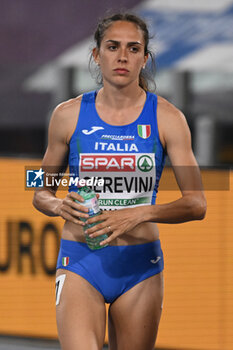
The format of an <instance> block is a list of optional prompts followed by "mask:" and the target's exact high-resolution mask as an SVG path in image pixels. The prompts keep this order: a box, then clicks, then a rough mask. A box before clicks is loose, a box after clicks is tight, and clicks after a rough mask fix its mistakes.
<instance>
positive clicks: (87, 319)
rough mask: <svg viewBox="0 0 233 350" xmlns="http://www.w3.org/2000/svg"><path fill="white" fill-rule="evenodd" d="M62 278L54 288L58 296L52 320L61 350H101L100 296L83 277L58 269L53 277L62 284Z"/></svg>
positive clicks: (103, 319) (103, 317)
mask: <svg viewBox="0 0 233 350" xmlns="http://www.w3.org/2000/svg"><path fill="white" fill-rule="evenodd" d="M63 275H65V280H64V284H63V286H62V283H60V286H59V287H58V288H57V289H56V294H57V293H58V294H59V295H58V296H57V297H60V298H59V303H58V304H57V305H56V318H57V328H58V336H59V340H60V343H61V347H62V349H64V350H77V349H82V350H90V349H91V350H100V349H102V347H103V343H104V337H105V325H106V311H105V303H104V299H103V296H102V295H101V294H100V293H99V292H98V291H97V290H96V289H95V288H94V287H93V286H92V285H91V284H90V283H89V282H88V281H86V280H85V279H84V278H83V277H81V276H79V275H77V274H75V273H73V272H71V271H67V270H62V269H59V270H58V271H57V276H56V277H58V276H59V277H60V281H61V282H63V279H64V277H62V276H63ZM61 287H62V288H61ZM59 288H60V289H59Z"/></svg>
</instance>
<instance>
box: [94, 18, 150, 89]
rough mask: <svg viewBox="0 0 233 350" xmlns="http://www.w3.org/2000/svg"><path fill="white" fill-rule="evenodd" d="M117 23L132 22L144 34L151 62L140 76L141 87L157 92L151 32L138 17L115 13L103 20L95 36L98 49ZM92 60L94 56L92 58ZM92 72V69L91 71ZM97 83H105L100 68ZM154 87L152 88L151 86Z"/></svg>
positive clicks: (145, 52) (146, 51)
mask: <svg viewBox="0 0 233 350" xmlns="http://www.w3.org/2000/svg"><path fill="white" fill-rule="evenodd" d="M116 21H126V22H131V23H134V24H135V25H137V26H138V27H139V28H140V29H141V31H142V34H143V38H144V44H145V49H144V54H145V55H147V54H149V56H150V58H151V61H150V64H147V66H146V68H145V69H142V70H141V72H140V75H139V86H141V88H142V89H144V90H145V91H148V90H155V82H154V78H153V77H154V75H155V59H154V54H153V53H152V52H151V51H150V50H149V49H148V44H149V39H150V37H149V31H148V28H147V25H146V23H145V22H144V21H143V20H142V19H141V18H140V17H138V16H136V15H134V14H132V13H127V12H125V13H124V12H122V13H115V14H113V15H110V16H107V17H105V18H103V19H102V20H100V21H99V23H98V25H97V28H96V31H95V34H94V40H95V43H96V47H97V48H98V49H99V48H100V45H101V41H102V39H103V37H104V34H105V32H106V30H107V29H108V28H109V27H110V26H111V25H112V24H113V22H116ZM91 59H92V56H91ZM91 59H90V62H89V68H90V63H91ZM90 70H91V69H90ZM96 70H97V71H96V73H97V74H96V76H95V78H96V81H97V83H98V84H102V83H103V78H102V75H101V72H100V70H99V68H98V67H97V68H96ZM150 85H152V86H153V87H152V86H150Z"/></svg>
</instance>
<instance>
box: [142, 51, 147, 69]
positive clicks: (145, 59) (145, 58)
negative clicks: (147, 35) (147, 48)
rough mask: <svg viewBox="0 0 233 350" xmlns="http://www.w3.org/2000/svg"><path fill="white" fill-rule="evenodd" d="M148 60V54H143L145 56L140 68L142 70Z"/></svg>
mask: <svg viewBox="0 0 233 350" xmlns="http://www.w3.org/2000/svg"><path fill="white" fill-rule="evenodd" d="M148 58H149V54H148V52H147V54H145V56H144V64H143V67H142V68H145V67H146V62H147V60H148Z"/></svg>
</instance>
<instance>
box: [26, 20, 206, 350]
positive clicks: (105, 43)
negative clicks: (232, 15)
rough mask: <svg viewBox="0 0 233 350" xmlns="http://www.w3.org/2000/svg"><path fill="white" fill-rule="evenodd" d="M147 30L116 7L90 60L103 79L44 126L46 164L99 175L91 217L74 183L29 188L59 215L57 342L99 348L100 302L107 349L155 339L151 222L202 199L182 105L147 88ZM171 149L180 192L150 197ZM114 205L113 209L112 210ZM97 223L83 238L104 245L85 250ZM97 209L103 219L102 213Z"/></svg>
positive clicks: (128, 349) (184, 217) (196, 212)
mask: <svg viewBox="0 0 233 350" xmlns="http://www.w3.org/2000/svg"><path fill="white" fill-rule="evenodd" d="M148 41H149V35H148V30H147V26H146V24H145V23H144V21H143V20H142V19H140V18H139V17H137V16H134V15H132V14H127V13H126V14H125V13H124V14H115V15H113V16H110V17H107V18H105V19H104V20H102V21H101V22H100V23H99V24H98V27H97V30H96V32H95V43H96V46H95V48H94V49H93V51H92V55H93V59H94V61H95V63H96V64H97V65H98V66H99V69H100V72H101V76H102V88H100V90H98V91H92V92H89V93H86V94H83V95H82V96H78V97H76V98H73V99H71V100H69V101H66V102H64V103H61V104H60V105H59V106H58V107H57V108H56V109H55V111H54V113H53V115H52V118H51V122H50V126H49V141H48V148H47V151H46V153H45V156H44V159H43V163H42V167H43V170H45V171H46V169H48V168H49V169H50V172H51V168H52V172H57V173H60V172H61V171H63V170H64V169H66V167H67V165H68V164H69V166H70V169H73V170H75V169H76V170H75V171H76V175H78V176H79V178H82V177H86V176H89V177H92V176H101V177H102V178H103V179H104V186H103V187H102V189H100V188H98V186H97V187H95V192H97V193H98V196H99V201H100V206H101V208H102V209H103V211H102V213H101V216H98V217H93V218H90V217H89V216H88V214H87V209H86V208H85V207H84V206H83V205H82V204H80V203H77V202H75V201H74V200H75V199H76V200H78V201H79V202H82V201H83V199H82V197H81V196H80V195H78V194H77V193H76V192H75V191H73V187H72V186H71V188H70V189H69V193H68V194H67V195H66V197H65V198H64V199H59V198H57V197H56V188H54V189H53V191H52V190H51V189H48V188H43V189H42V190H40V191H36V192H35V196H34V201H33V204H34V206H35V207H36V208H37V209H38V210H39V211H41V212H42V213H44V214H46V215H48V216H60V217H62V218H63V219H64V220H65V223H64V228H63V232H62V239H61V247H60V253H59V257H58V263H57V275H56V281H57V297H56V314H57V327H58V335H59V340H60V343H61V346H62V349H64V350H77V349H82V350H85V349H86V350H97V349H102V347H103V343H104V338H105V325H106V309H105V303H109V304H110V306H109V312H108V332H109V349H111V350H132V349H134V350H142V349H143V350H151V349H153V348H154V344H155V340H156V336H157V331H158V326H159V321H160V316H161V311H162V301H163V272H162V271H163V253H162V250H161V246H160V240H159V232H158V228H157V224H156V223H170V224H175V223H182V222H186V221H191V220H201V219H203V218H204V216H205V212H206V201H205V197H204V194H203V192H202V190H201V188H202V187H201V179H200V173H199V169H198V166H197V163H196V160H195V158H194V155H193V152H192V149H191V138H190V132H189V128H188V126H187V123H186V120H185V117H184V116H183V114H182V113H181V112H180V111H179V110H178V109H177V108H176V107H174V106H173V105H172V104H171V103H169V102H168V101H166V100H165V99H164V98H162V97H160V96H156V95H155V94H153V93H151V92H149V91H148V88H147V82H146V80H145V79H144V78H143V72H144V68H145V65H146V63H147V60H148V56H149V50H148ZM165 154H168V156H169V158H170V161H171V163H172V166H173V168H174V172H175V177H176V180H177V183H178V185H179V188H180V190H181V196H180V198H178V199H177V200H176V201H174V202H170V203H167V204H162V205H157V204H155V199H156V193H157V188H158V183H159V179H160V176H161V173H162V170H163V166H164V159H165ZM114 209H115V210H114ZM80 218H82V219H83V218H86V219H87V222H88V223H94V222H97V221H98V222H99V221H101V223H98V224H97V225H96V226H94V227H92V228H90V229H88V230H87V231H86V233H87V234H88V235H90V237H97V236H99V235H102V234H107V235H108V238H107V239H106V240H105V241H104V242H103V245H104V244H105V243H107V244H108V246H107V247H104V248H102V249H99V250H90V249H89V248H88V247H87V244H86V243H85V237H84V233H83V222H82V221H81V219H80ZM100 218H101V220H100Z"/></svg>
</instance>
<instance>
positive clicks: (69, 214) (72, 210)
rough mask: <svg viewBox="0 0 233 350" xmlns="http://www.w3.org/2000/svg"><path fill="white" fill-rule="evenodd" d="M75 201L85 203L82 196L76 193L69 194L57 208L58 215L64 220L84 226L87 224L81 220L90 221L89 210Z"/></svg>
mask: <svg viewBox="0 0 233 350" xmlns="http://www.w3.org/2000/svg"><path fill="white" fill-rule="evenodd" d="M75 200H77V201H79V202H84V199H83V197H82V196H80V195H79V194H78V193H76V192H69V193H68V194H67V196H66V197H65V198H64V199H62V201H61V202H60V204H59V205H58V207H57V213H58V215H59V216H61V217H62V218H63V219H64V220H68V221H71V222H73V223H74V224H78V225H81V226H84V225H85V223H84V222H83V221H81V220H80V218H84V219H88V218H89V215H88V214H87V213H88V208H86V207H85V206H83V205H81V204H79V203H77V202H75Z"/></svg>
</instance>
